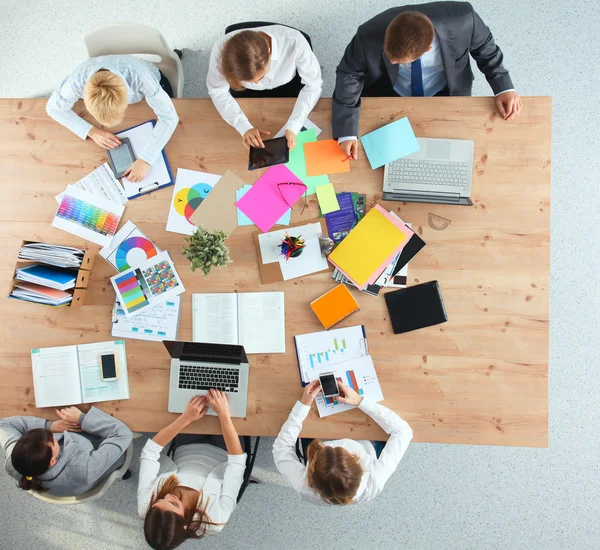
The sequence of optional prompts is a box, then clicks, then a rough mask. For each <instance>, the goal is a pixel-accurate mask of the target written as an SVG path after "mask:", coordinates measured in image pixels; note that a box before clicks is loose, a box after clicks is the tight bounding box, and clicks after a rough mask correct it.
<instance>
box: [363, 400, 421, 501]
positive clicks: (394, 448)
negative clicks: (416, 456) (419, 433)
mask: <svg viewBox="0 0 600 550" xmlns="http://www.w3.org/2000/svg"><path fill="white" fill-rule="evenodd" d="M359 408H360V409H361V410H362V411H363V412H364V413H365V414H368V415H369V416H370V417H371V418H372V419H373V420H375V422H377V424H379V426H380V427H381V428H382V429H383V431H385V432H386V433H387V434H389V436H390V438H389V439H388V441H387V443H386V446H385V448H384V449H383V451H382V452H381V455H380V456H379V458H378V459H377V461H376V462H375V464H374V467H373V471H372V472H371V478H372V479H373V481H374V485H373V486H371V489H370V493H371V494H370V498H373V497H375V495H377V494H378V493H380V492H381V491H382V490H383V487H384V485H385V483H386V482H387V480H388V479H389V478H390V477H391V475H392V474H393V473H394V472H395V471H396V468H397V467H398V464H399V463H400V460H401V459H402V457H403V456H404V453H405V452H406V449H407V448H408V444H409V443H410V442H411V440H412V437H413V432H412V429H411V427H410V426H409V425H408V423H407V422H406V421H404V420H402V418H400V417H399V416H398V415H397V414H396V413H395V412H394V411H392V410H391V409H388V408H387V407H384V406H383V405H380V404H379V403H376V402H375V401H373V400H372V399H369V398H365V399H363V400H362V403H361V404H360V406H359Z"/></svg>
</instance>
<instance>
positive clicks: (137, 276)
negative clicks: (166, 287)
mask: <svg viewBox="0 0 600 550" xmlns="http://www.w3.org/2000/svg"><path fill="white" fill-rule="evenodd" d="M115 283H116V285H117V288H118V289H119V293H120V294H121V304H122V305H123V307H125V308H126V309H127V311H129V313H133V312H134V311H137V310H138V309H142V308H144V307H146V306H147V305H148V304H149V302H148V295H149V293H150V290H149V288H148V285H147V284H146V281H145V280H144V277H143V276H142V272H141V271H140V270H139V269H136V270H135V271H131V272H130V273H127V274H126V275H123V276H122V277H117V278H116V279H115Z"/></svg>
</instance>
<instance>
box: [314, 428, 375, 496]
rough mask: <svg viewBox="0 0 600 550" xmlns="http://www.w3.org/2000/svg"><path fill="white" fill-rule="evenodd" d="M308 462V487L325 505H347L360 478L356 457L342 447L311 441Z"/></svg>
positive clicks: (357, 486) (360, 468)
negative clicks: (315, 492) (316, 493)
mask: <svg viewBox="0 0 600 550" xmlns="http://www.w3.org/2000/svg"><path fill="white" fill-rule="evenodd" d="M307 458H308V467H307V468H308V470H307V474H306V477H307V481H308V485H309V486H310V487H311V488H313V489H314V490H315V491H317V492H318V493H319V495H320V496H321V498H322V499H323V500H324V501H325V502H327V503H328V504H340V505H343V504H350V503H351V502H352V500H353V499H354V497H355V495H356V492H357V491H358V488H359V487H360V482H361V480H362V475H363V469H362V466H361V464H360V459H359V458H358V456H356V455H354V454H352V453H350V452H348V451H347V450H346V449H344V448H343V447H330V446H328V445H323V443H321V442H320V441H319V440H318V439H313V441H312V443H311V444H310V445H309V446H308V451H307Z"/></svg>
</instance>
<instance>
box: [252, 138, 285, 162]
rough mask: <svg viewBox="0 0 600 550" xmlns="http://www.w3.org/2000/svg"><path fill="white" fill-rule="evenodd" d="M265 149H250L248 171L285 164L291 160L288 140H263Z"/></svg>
mask: <svg viewBox="0 0 600 550" xmlns="http://www.w3.org/2000/svg"><path fill="white" fill-rule="evenodd" d="M263 143H264V144H265V147H264V149H263V148H261V147H250V154H249V157H248V170H258V169H259V168H266V167H267V166H275V165H276V164H285V163H286V162H289V160H290V150H289V149H288V146H287V138H285V137H280V138H275V139H265V140H263Z"/></svg>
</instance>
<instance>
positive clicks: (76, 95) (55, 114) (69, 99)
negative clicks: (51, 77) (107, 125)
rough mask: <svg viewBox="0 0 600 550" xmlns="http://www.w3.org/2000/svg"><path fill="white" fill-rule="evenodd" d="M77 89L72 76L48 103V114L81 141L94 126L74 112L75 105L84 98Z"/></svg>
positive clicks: (64, 81) (57, 89)
mask: <svg viewBox="0 0 600 550" xmlns="http://www.w3.org/2000/svg"><path fill="white" fill-rule="evenodd" d="M77 88H78V86H77V85H76V83H75V82H74V79H73V76H72V75H70V76H68V77H67V78H65V79H64V80H63V81H62V82H61V83H60V86H59V87H58V88H56V90H54V92H53V93H52V95H51V96H50V99H49V100H48V103H46V112H47V113H48V115H49V116H51V117H52V118H53V119H54V120H56V122H58V123H59V124H62V125H63V126H65V127H67V128H68V129H69V130H71V132H73V133H74V134H77V135H78V136H79V137H80V138H81V139H86V138H87V135H88V133H89V131H90V130H91V129H92V128H93V126H92V125H91V124H90V123H89V122H87V121H85V120H83V119H82V118H81V117H80V116H79V115H78V114H77V113H75V111H73V105H75V103H76V102H77V101H78V100H79V99H81V97H82V95H81V92H82V90H78V89H77Z"/></svg>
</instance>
